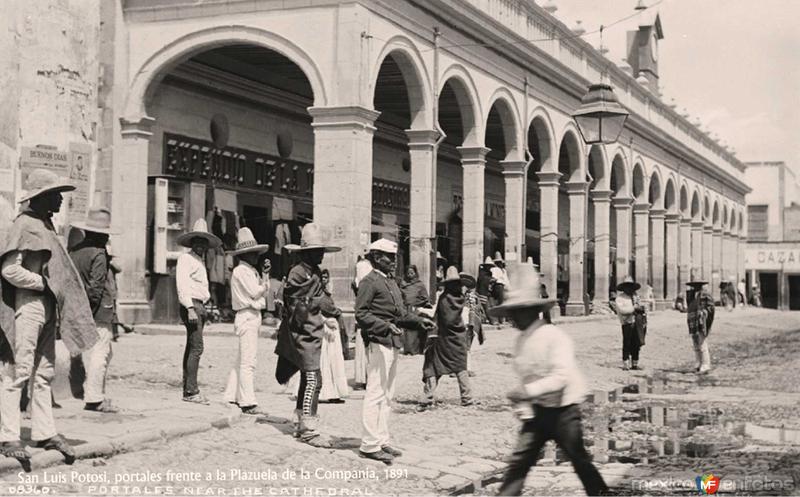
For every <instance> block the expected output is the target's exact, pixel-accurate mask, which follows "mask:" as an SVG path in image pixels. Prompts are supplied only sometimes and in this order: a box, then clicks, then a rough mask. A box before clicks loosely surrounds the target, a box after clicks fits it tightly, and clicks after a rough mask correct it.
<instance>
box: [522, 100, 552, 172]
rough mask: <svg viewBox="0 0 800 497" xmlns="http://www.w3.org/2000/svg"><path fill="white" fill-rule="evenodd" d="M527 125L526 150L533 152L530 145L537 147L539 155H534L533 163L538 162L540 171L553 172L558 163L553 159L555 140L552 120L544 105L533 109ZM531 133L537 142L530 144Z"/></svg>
mask: <svg viewBox="0 0 800 497" xmlns="http://www.w3.org/2000/svg"><path fill="white" fill-rule="evenodd" d="M529 122H530V124H529V125H528V150H529V151H531V154H532V155H534V154H533V150H532V148H531V147H534V148H538V150H539V156H540V157H538V158H537V157H536V156H535V155H534V157H533V160H534V163H538V164H539V166H540V170H541V171H550V172H555V171H557V170H558V164H557V162H556V161H555V160H553V154H555V152H556V142H555V137H554V136H553V121H552V120H551V119H550V115H549V114H548V113H547V109H545V108H544V107H537V108H536V109H534V110H533V113H532V114H531V118H530V121H529ZM531 133H534V134H535V137H536V138H537V143H536V144H532V143H531V140H530V137H531Z"/></svg>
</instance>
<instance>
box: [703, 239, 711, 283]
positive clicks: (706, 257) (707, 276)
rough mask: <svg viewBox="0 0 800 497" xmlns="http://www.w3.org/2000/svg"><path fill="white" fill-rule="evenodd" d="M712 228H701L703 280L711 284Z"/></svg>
mask: <svg viewBox="0 0 800 497" xmlns="http://www.w3.org/2000/svg"><path fill="white" fill-rule="evenodd" d="M713 236H714V227H713V226H709V225H706V226H703V279H704V280H705V281H708V282H709V283H710V282H711V273H712V270H711V260H712V259H713V257H714V256H713V254H714V238H713Z"/></svg>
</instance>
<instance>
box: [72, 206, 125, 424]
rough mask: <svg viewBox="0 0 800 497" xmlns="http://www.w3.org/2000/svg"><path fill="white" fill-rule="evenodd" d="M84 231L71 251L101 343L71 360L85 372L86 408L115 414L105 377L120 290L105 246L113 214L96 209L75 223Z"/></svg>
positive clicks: (101, 208) (96, 207)
mask: <svg viewBox="0 0 800 497" xmlns="http://www.w3.org/2000/svg"><path fill="white" fill-rule="evenodd" d="M72 226H73V227H74V228H78V229H80V230H81V231H83V233H84V236H83V239H82V240H81V241H80V242H79V243H78V244H77V245H75V246H73V247H72V249H71V250H70V257H72V261H73V262H74V263H75V267H76V268H77V269H78V273H80V275H81V279H82V280H83V286H84V289H85V290H86V296H87V297H88V298H89V305H90V306H91V308H92V314H93V316H94V322H95V326H96V327H97V334H98V336H99V340H98V341H97V343H96V344H95V345H94V347H92V348H91V349H89V350H88V351H86V352H84V353H83V354H81V356H78V357H74V358H73V360H72V370H75V368H76V367H77V368H80V366H81V363H82V365H83V368H84V369H85V372H86V378H85V381H84V383H83V402H84V409H86V410H87V411H95V412H102V413H115V412H117V411H118V409H117V408H116V407H115V406H114V405H113V404H112V403H111V401H110V400H109V399H107V398H106V376H107V375H108V367H109V364H110V363H111V356H112V350H111V342H112V341H113V340H114V331H113V323H114V321H115V320H116V301H117V287H116V284H115V281H114V273H113V272H112V268H111V265H110V257H109V255H108V251H107V250H106V246H107V245H108V238H109V235H110V234H111V233H112V232H111V211H109V210H108V209H107V208H105V207H101V206H93V207H90V208H89V212H88V214H87V216H86V219H85V220H82V221H79V222H74V223H72Z"/></svg>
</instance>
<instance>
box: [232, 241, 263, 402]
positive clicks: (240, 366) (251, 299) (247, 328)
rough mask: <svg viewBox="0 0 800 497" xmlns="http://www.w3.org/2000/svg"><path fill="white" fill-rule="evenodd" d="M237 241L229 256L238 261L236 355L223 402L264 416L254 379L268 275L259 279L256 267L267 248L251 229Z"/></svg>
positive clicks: (235, 280)
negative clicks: (237, 340) (237, 343)
mask: <svg viewBox="0 0 800 497" xmlns="http://www.w3.org/2000/svg"><path fill="white" fill-rule="evenodd" d="M236 238H237V241H236V248H235V249H234V250H232V251H231V252H229V254H230V255H232V256H234V257H235V258H236V259H237V260H238V264H237V265H236V267H235V268H234V269H233V274H232V275H231V307H233V310H234V312H236V318H235V319H234V321H233V330H234V333H236V336H237V337H238V338H239V351H238V353H237V355H236V361H235V362H234V364H233V367H232V368H231V372H230V373H229V374H228V386H227V387H226V389H225V400H226V401H227V402H229V403H231V404H236V405H237V406H239V408H240V409H241V410H242V413H244V414H250V415H266V414H267V413H266V412H265V411H263V410H261V409H259V407H258V401H257V400H256V394H255V388H254V375H255V372H256V356H257V353H258V329H259V328H260V327H261V310H262V309H264V308H265V307H266V306H267V299H266V297H267V293H269V273H266V274H265V275H264V277H263V278H262V276H261V274H260V273H259V272H258V269H256V267H258V259H259V256H261V254H263V253H264V252H266V251H267V250H269V245H266V244H261V243H258V242H257V241H256V239H255V237H254V236H253V232H252V231H251V230H250V228H240V229H239V232H238V233H237V234H236ZM266 260H267V261H269V259H266Z"/></svg>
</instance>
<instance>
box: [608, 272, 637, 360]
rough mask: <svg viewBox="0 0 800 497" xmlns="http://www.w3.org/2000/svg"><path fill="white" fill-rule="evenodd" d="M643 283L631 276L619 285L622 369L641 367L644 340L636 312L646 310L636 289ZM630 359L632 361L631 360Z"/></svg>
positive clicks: (618, 302)
mask: <svg viewBox="0 0 800 497" xmlns="http://www.w3.org/2000/svg"><path fill="white" fill-rule="evenodd" d="M639 288H641V285H640V284H639V283H637V282H635V281H633V278H632V277H630V276H626V277H625V279H624V280H623V281H622V283H620V284H619V285H617V291H618V292H619V293H618V294H617V298H616V299H615V301H614V303H615V304H616V308H617V316H618V317H619V322H620V324H621V325H622V369H623V370H625V371H627V370H629V369H634V370H637V369H639V349H640V348H641V346H642V340H641V338H640V337H639V334H638V332H637V330H636V313H637V312H644V306H643V305H642V304H641V302H640V301H639V296H638V295H637V294H636V291H637V290H638V289H639ZM629 361H630V362H629Z"/></svg>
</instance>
